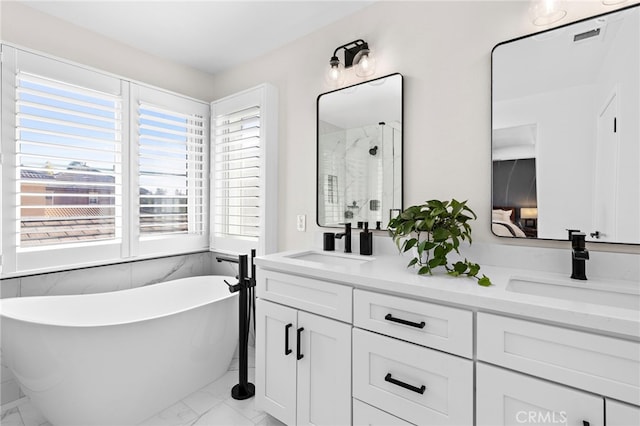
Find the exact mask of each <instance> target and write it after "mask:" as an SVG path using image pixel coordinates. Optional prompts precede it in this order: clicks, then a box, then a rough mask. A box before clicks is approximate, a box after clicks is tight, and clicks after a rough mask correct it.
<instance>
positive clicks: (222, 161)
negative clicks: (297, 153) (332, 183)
mask: <svg viewBox="0 0 640 426" xmlns="http://www.w3.org/2000/svg"><path fill="white" fill-rule="evenodd" d="M276 96H277V95H276V92H275V88H273V87H272V86H269V85H262V86H259V87H257V88H255V89H250V90H248V91H245V92H242V93H239V94H237V95H233V96H230V97H228V98H225V99H222V100H220V101H217V102H214V103H213V104H212V138H211V139H212V153H211V158H212V160H211V164H212V171H213V173H212V214H211V216H212V249H213V250H221V251H232V252H241V253H247V252H249V250H250V249H251V248H255V249H256V250H257V251H258V253H259V254H264V253H267V252H272V251H275V250H276V226H277V216H276V209H277V193H276V191H277V184H276V179H277V163H276V155H277V153H276V148H277V140H276V137H277V132H276V125H277V119H276V117H277V115H276V112H277V111H276V108H277V100H276Z"/></svg>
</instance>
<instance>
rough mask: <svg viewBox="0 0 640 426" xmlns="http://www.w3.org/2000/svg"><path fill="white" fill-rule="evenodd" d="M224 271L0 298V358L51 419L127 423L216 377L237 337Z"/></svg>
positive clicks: (61, 425)
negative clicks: (111, 288) (103, 289)
mask: <svg viewBox="0 0 640 426" xmlns="http://www.w3.org/2000/svg"><path fill="white" fill-rule="evenodd" d="M224 279H226V280H227V281H229V282H230V283H235V281H236V280H235V279H234V278H232V277H223V276H200V277H192V278H183V279H178V280H174V281H168V282H165V283H160V284H155V285H149V286H145V287H139V288H134V289H129V290H122V291H115V292H110V293H99V294H88V295H77V296H45V297H18V298H11V299H4V300H2V301H0V303H1V305H0V306H1V309H0V312H1V315H2V351H3V359H4V361H5V363H6V364H7V366H8V367H9V368H10V369H11V371H12V372H13V373H14V374H15V376H16V378H17V380H18V382H19V383H20V386H21V387H22V389H23V391H24V392H25V394H27V395H28V396H29V397H30V398H31V401H32V402H33V403H34V404H35V405H36V406H37V407H38V408H39V409H40V411H42V414H43V415H44V416H45V417H46V418H47V420H49V421H50V422H51V423H52V424H54V425H58V426H72V425H78V426H89V425H109V426H131V425H135V424H137V423H140V422H141V421H143V420H145V419H146V418H148V417H150V416H152V415H153V414H155V413H157V412H159V411H160V410H162V409H164V408H166V407H168V406H170V405H171V404H173V403H175V402H177V401H178V400H180V399H182V398H184V397H185V396H187V395H188V394H190V393H192V392H194V391H196V390H198V389H199V388H201V387H203V386H205V385H206V384H207V383H210V382H212V381H214V380H216V379H217V378H218V377H220V376H222V375H223V374H224V373H225V372H226V371H227V369H228V368H229V365H230V363H231V358H232V357H233V354H234V352H235V349H236V345H237V342H238V314H237V309H238V298H237V293H235V294H231V293H229V290H228V289H227V285H226V284H225V283H224V282H223V280H224Z"/></svg>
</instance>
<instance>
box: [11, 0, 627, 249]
mask: <svg viewBox="0 0 640 426" xmlns="http://www.w3.org/2000/svg"><path fill="white" fill-rule="evenodd" d="M631 3H637V2H633V1H630V2H627V4H631ZM1 4H2V6H1V7H2V18H1V19H2V21H1V23H2V28H1V30H0V37H2V38H3V39H4V40H6V41H9V42H13V43H16V44H20V45H22V46H26V47H30V48H33V49H37V50H42V51H46V52H48V53H51V54H53V55H57V56H61V57H63V58H69V59H72V60H75V61H77V62H82V63H86V64H89V65H92V66H94V67H97V68H101V69H105V70H108V71H111V72H114V73H116V74H119V75H123V76H125V77H128V78H132V79H137V80H141V81H145V82H148V83H151V84H155V85H158V86H162V87H166V88H168V89H170V90H174V91H177V92H182V93H185V94H187V95H191V96H195V97H198V98H201V99H205V100H214V99H218V98H221V97H223V96H227V95H230V94H233V93H235V92H238V91H240V90H244V89H246V88H248V87H252V86H255V85H257V84H260V83H263V82H269V83H272V84H274V85H275V86H276V87H278V89H279V92H280V94H279V98H280V111H279V120H280V126H279V127H280V141H279V194H280V198H279V203H278V204H279V209H280V214H279V216H280V221H279V238H278V241H279V249H281V250H285V249H297V248H306V247H309V246H311V245H312V244H313V241H314V236H315V234H316V233H317V231H319V230H321V229H320V228H318V227H316V226H315V225H314V221H313V220H312V218H314V217H315V208H316V200H315V196H316V194H315V188H316V185H315V155H316V154H315V152H316V148H315V147H316V124H315V120H316V99H317V96H318V95H319V94H320V93H323V92H325V91H327V90H328V88H327V87H325V86H324V70H325V68H326V67H327V66H328V61H329V58H330V56H331V54H332V53H333V50H334V49H335V48H336V47H337V46H339V45H342V44H344V43H346V42H349V41H351V40H355V39H357V38H363V39H365V40H366V41H368V42H369V45H370V47H371V48H372V49H373V50H375V52H376V54H377V57H378V71H377V73H376V75H375V76H374V77H378V76H382V75H385V74H390V73H393V72H400V73H402V74H403V75H404V76H405V80H404V84H405V99H404V112H405V115H404V119H405V135H404V148H405V150H404V162H405V164H404V166H405V168H404V171H405V174H404V185H405V187H404V194H405V197H404V203H405V206H408V205H411V204H415V203H419V202H422V201H424V200H427V199H430V198H451V197H456V198H458V199H468V200H469V205H470V206H471V207H472V208H473V209H474V210H475V211H476V213H477V214H478V221H477V222H475V224H474V241H483V242H497V243H501V244H527V245H536V246H547V247H548V246H552V247H565V246H566V244H565V243H563V242H544V241H536V242H532V241H514V240H509V239H498V238H496V237H494V236H493V235H492V234H491V231H490V227H489V223H490V216H489V215H490V210H491V200H490V197H491V184H490V182H491V175H490V173H491V154H490V146H491V144H490V140H491V139H490V138H491V130H490V111H491V83H490V69H491V66H490V65H491V49H492V48H493V47H494V46H495V45H496V44H497V43H499V42H501V41H505V40H508V39H512V38H515V37H518V36H522V35H525V34H529V33H532V32H535V31H539V30H540V29H541V28H540V27H535V26H533V24H532V23H531V20H530V17H529V14H528V11H527V10H528V2H526V1H493V2H490V1H482V0H477V1H473V0H470V1H409V2H402V1H381V2H378V3H375V4H373V5H371V6H369V7H367V8H365V9H363V10H362V11H361V12H358V13H356V14H354V15H352V16H350V17H348V18H345V19H343V20H341V21H338V22H336V23H334V24H332V25H329V26H327V27H325V28H323V29H321V30H319V31H316V32H314V33H312V34H310V35H308V36H305V37H303V38H301V39H299V40H297V41H295V42H293V43H290V44H289V45H287V46H285V47H283V48H280V49H278V50H275V51H273V52H271V53H269V54H267V55H265V56H263V57H261V58H258V59H256V60H254V61H251V62H249V63H246V64H243V65H241V66H238V67H236V68H234V69H232V70H229V71H227V72H224V73H221V74H218V75H215V76H213V77H211V76H207V75H205V74H203V73H199V72H197V71H194V70H191V69H188V68H185V67H181V66H179V65H176V64H171V63H169V62H167V61H163V60H161V59H158V58H155V57H152V56H150V55H145V54H142V53H140V52H137V51H135V50H134V49H131V48H129V47H127V46H124V45H122V44H120V43H116V42H113V41H110V40H107V39H105V38H104V37H101V36H98V35H96V34H92V33H90V32H87V31H85V30H82V29H80V28H78V27H75V26H71V25H68V24H64V23H62V22H61V21H59V20H57V19H55V18H50V17H47V16H45V15H43V14H41V13H39V12H35V11H32V10H31V9H29V8H27V7H25V6H22V5H20V4H16V3H14V2H2V3H1ZM566 5H567V8H568V16H567V18H566V19H565V20H564V21H562V22H561V23H567V22H570V21H574V20H577V19H580V18H583V17H586V16H590V15H594V14H598V13H603V12H606V11H608V10H611V8H610V7H606V6H603V5H602V3H601V2H600V1H595V0H594V1H587V2H580V1H572V2H567V3H566ZM336 7H339V6H338V5H336ZM256 36H257V37H258V36H260V35H256ZM355 82H358V81H357V80H356V79H355V77H351V78H350V79H348V80H347V83H355ZM297 214H306V215H307V217H308V218H309V219H310V220H308V221H307V223H308V227H307V232H299V231H297V230H296V226H295V219H296V215H297ZM594 249H596V250H615V251H632V250H635V248H634V247H629V246H620V245H616V246H609V245H599V246H597V247H594Z"/></svg>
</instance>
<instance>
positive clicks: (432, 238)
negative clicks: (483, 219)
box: [387, 199, 491, 287]
mask: <svg viewBox="0 0 640 426" xmlns="http://www.w3.org/2000/svg"><path fill="white" fill-rule="evenodd" d="M466 203H467V202H466V201H462V202H460V201H457V200H455V199H452V200H451V201H440V200H430V201H426V202H425V203H424V204H421V205H416V206H411V207H408V208H407V209H405V210H404V211H403V212H402V213H400V214H399V215H398V216H396V217H395V218H393V219H391V220H390V221H389V225H388V226H387V228H388V229H389V233H390V234H391V237H392V238H393V241H394V242H395V243H396V245H397V246H398V250H400V251H401V252H406V251H409V250H411V249H414V250H415V251H416V252H417V257H414V258H413V259H411V261H410V262H409V264H408V265H407V267H411V266H417V267H418V268H419V269H418V274H420V275H424V274H432V273H433V270H434V269H435V268H438V267H440V266H443V267H444V268H445V269H446V270H447V273H448V274H449V275H452V276H456V277H457V276H460V275H466V276H468V277H473V278H475V279H476V280H477V281H478V284H479V285H481V286H485V287H486V286H490V285H491V280H490V279H489V278H488V277H487V276H485V275H482V277H479V276H478V273H479V272H480V265H478V264H477V263H472V262H469V261H468V260H467V259H465V260H464V261H458V262H456V263H454V264H453V265H449V262H448V260H447V255H448V254H449V253H451V252H452V251H455V252H456V253H458V254H460V251H459V250H458V247H459V246H460V242H461V241H469V244H471V226H470V225H469V223H467V222H469V221H470V220H472V219H476V218H477V216H476V214H475V213H474V212H473V210H471V209H470V208H469V207H468V206H467V204H466Z"/></svg>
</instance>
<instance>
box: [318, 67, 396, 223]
mask: <svg viewBox="0 0 640 426" xmlns="http://www.w3.org/2000/svg"><path fill="white" fill-rule="evenodd" d="M402 110H403V109H402V75H400V74H391V75H388V76H385V77H381V78H377V79H375V80H369V81H367V82H364V83H360V84H356V85H353V86H349V87H345V88H343V89H339V90H334V91H332V92H329V93H324V94H322V95H320V96H318V109H317V112H318V116H317V210H316V220H317V223H318V225H319V226H326V227H341V226H342V224H344V223H351V224H352V227H353V228H357V227H359V226H363V224H364V223H365V222H367V223H369V228H370V229H386V226H387V224H388V223H389V219H390V217H391V216H395V215H397V214H398V212H399V211H401V210H402V133H403V131H402V113H403V111H402Z"/></svg>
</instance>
